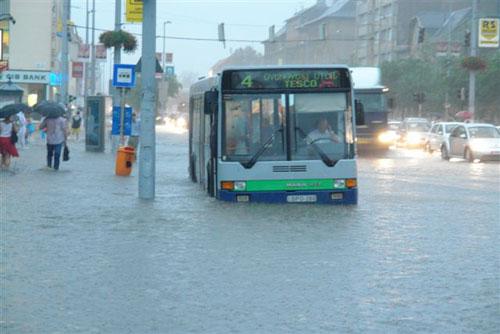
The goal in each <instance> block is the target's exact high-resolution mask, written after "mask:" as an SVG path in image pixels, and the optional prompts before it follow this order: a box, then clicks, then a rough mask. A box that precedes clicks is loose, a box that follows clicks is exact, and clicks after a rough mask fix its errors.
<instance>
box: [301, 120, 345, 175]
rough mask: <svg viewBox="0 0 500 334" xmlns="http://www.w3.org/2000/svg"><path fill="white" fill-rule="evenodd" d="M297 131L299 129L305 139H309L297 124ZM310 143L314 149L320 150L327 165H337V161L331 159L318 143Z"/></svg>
mask: <svg viewBox="0 0 500 334" xmlns="http://www.w3.org/2000/svg"><path fill="white" fill-rule="evenodd" d="M295 131H298V132H299V134H300V136H301V137H302V138H303V139H307V135H306V133H305V132H304V130H302V129H301V128H300V127H298V126H296V127H295ZM309 145H311V146H312V147H313V148H314V150H315V151H316V152H318V154H319V156H320V157H321V160H323V162H324V163H325V165H327V166H328V167H333V166H335V163H336V162H337V161H335V160H332V159H330V158H329V157H328V155H327V154H326V153H325V151H323V150H322V149H321V148H320V147H319V146H318V145H316V143H309Z"/></svg>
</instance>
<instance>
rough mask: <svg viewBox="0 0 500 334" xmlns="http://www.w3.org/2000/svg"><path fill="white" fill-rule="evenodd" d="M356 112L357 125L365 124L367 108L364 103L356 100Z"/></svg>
mask: <svg viewBox="0 0 500 334" xmlns="http://www.w3.org/2000/svg"><path fill="white" fill-rule="evenodd" d="M354 108H355V110H356V111H355V113H356V125H365V108H364V106H363V103H361V102H360V101H359V100H356V101H355V103H354Z"/></svg>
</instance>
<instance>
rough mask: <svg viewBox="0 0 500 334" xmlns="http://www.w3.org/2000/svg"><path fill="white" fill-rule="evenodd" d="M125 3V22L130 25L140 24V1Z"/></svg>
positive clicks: (127, 0)
mask: <svg viewBox="0 0 500 334" xmlns="http://www.w3.org/2000/svg"><path fill="white" fill-rule="evenodd" d="M125 1H126V3H125V4H126V6H125V20H126V21H127V22H130V23H135V22H142V5H143V4H142V0H125Z"/></svg>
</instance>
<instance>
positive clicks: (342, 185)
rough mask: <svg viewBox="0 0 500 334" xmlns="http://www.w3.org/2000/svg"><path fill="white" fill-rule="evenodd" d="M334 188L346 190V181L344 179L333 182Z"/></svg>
mask: <svg viewBox="0 0 500 334" xmlns="http://www.w3.org/2000/svg"><path fill="white" fill-rule="evenodd" d="M333 187H334V188H335V189H343V188H345V180H344V179H338V180H334V181H333Z"/></svg>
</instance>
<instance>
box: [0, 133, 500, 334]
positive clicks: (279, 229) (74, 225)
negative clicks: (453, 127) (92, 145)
mask: <svg viewBox="0 0 500 334" xmlns="http://www.w3.org/2000/svg"><path fill="white" fill-rule="evenodd" d="M158 141H159V143H158V145H159V146H158V148H157V156H158V163H157V179H156V181H157V187H156V192H157V193H156V200H155V201H154V202H151V203H150V202H141V201H140V200H138V198H137V171H136V170H135V171H134V173H133V175H132V176H131V177H129V178H119V177H116V176H114V175H113V168H114V162H113V158H112V155H111V154H110V153H106V154H95V153H86V152H84V149H83V146H82V144H78V145H76V144H74V145H73V150H72V159H71V161H70V162H69V163H64V165H62V167H61V168H62V170H61V171H60V172H59V173H51V172H47V171H44V170H41V169H40V168H41V167H42V166H43V159H44V158H43V157H44V151H43V149H44V148H43V147H42V146H37V145H34V146H32V147H30V148H29V149H28V150H24V151H22V152H21V154H22V156H23V157H22V158H21V159H20V160H19V161H18V162H17V166H16V168H17V173H16V175H10V174H6V173H3V174H1V175H0V190H1V200H2V209H1V210H2V212H1V222H2V223H1V232H2V238H1V240H2V244H1V246H2V250H1V251H2V272H1V276H2V282H3V288H2V319H1V320H2V323H1V324H0V331H1V332H3V333H37V334H41V333H145V334H146V333H390V332H400V333H417V332H422V333H459V332H460V333H497V332H498V331H499V329H500V318H499V317H498V315H499V311H500V302H499V295H500V278H499V277H500V275H499V270H500V269H499V255H498V249H499V248H500V243H499V235H500V234H499V232H500V206H499V204H500V177H499V176H500V164H498V163H473V164H471V163H468V162H464V161H451V162H446V161H443V160H441V159H440V157H439V155H433V156H430V155H429V154H427V153H423V152H421V151H418V150H391V151H389V152H388V153H387V154H386V155H385V156H384V157H377V156H370V157H361V158H360V159H359V161H358V169H359V170H358V173H359V188H360V191H359V204H358V205H357V206H346V207H343V206H335V207H333V206H324V205H263V204H230V203H224V202H219V201H216V200H214V199H212V198H209V197H208V196H207V195H206V194H205V193H204V192H203V191H202V190H201V189H199V187H198V185H196V184H193V183H191V182H190V181H189V179H188V173H187V161H188V159H187V135H186V134H183V133H181V134H179V133H172V132H169V131H166V130H165V129H161V130H160V133H159V134H158ZM134 167H136V166H134Z"/></svg>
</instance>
